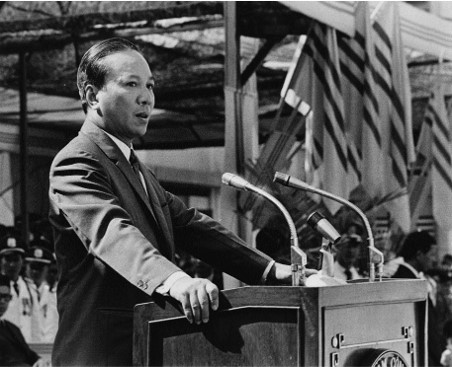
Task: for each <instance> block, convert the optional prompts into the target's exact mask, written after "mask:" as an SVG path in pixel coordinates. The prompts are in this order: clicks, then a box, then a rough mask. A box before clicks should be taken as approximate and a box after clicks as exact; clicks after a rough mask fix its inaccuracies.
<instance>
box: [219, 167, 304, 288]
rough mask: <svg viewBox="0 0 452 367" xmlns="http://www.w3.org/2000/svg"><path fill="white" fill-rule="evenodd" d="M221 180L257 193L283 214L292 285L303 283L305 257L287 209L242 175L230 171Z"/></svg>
mask: <svg viewBox="0 0 452 367" xmlns="http://www.w3.org/2000/svg"><path fill="white" fill-rule="evenodd" d="M222 182H223V184H225V185H228V186H232V187H234V188H235V189H238V190H244V191H252V192H254V193H256V194H259V195H261V196H263V197H264V198H266V199H267V200H269V201H270V202H272V203H273V204H274V205H275V206H276V207H277V208H278V209H279V210H280V211H281V213H282V214H283V216H284V218H285V220H286V222H287V224H288V225H289V230H290V243H291V246H290V259H291V269H292V285H293V286H299V285H301V284H304V280H305V277H306V264H307V257H306V254H305V253H304V252H303V250H302V249H301V248H300V245H299V243H298V234H297V229H296V227H295V223H294V222H293V220H292V217H291V216H290V214H289V212H288V211H287V209H286V208H285V207H284V206H283V205H282V204H281V202H280V201H279V200H278V199H276V198H275V197H273V196H272V195H270V194H269V193H267V192H266V191H264V190H262V189H260V188H258V187H257V186H254V185H252V184H251V183H249V182H248V181H246V180H245V179H243V178H242V177H239V176H237V175H234V174H232V173H224V174H223V176H222Z"/></svg>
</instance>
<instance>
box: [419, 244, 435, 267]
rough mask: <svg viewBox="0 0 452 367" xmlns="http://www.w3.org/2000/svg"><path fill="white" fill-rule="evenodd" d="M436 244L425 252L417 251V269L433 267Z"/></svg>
mask: <svg viewBox="0 0 452 367" xmlns="http://www.w3.org/2000/svg"><path fill="white" fill-rule="evenodd" d="M436 253H437V246H435V245H434V246H432V247H431V249H430V250H429V251H428V252H427V253H423V252H422V251H419V252H418V254H417V257H416V259H417V263H418V269H417V270H418V271H427V270H429V269H431V268H432V267H433V264H434V262H435V259H436Z"/></svg>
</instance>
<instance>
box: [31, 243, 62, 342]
mask: <svg viewBox="0 0 452 367" xmlns="http://www.w3.org/2000/svg"><path fill="white" fill-rule="evenodd" d="M30 246H31V247H30V249H29V250H28V251H27V252H26V254H25V262H26V276H27V278H26V279H25V280H26V281H27V283H28V285H29V288H30V290H31V292H32V294H34V295H35V296H36V301H37V308H38V316H37V317H32V340H33V342H35V343H44V342H45V343H52V342H53V340H54V339H55V334H56V329H57V325H58V313H56V315H55V311H56V310H54V311H53V312H52V310H51V309H52V305H53V304H55V303H56V300H55V302H53V300H52V299H51V298H52V297H53V298H55V297H56V295H55V292H50V286H49V284H48V283H47V275H48V272H49V268H50V265H51V263H52V260H53V254H52V252H51V251H49V250H48V248H50V243H48V241H46V240H44V239H37V240H34V241H32V242H31V243H30Z"/></svg>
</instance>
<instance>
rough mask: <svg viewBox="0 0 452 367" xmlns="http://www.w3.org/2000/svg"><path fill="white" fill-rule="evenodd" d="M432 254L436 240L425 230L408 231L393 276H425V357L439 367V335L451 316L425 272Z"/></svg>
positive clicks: (432, 281) (441, 345)
mask: <svg viewBox="0 0 452 367" xmlns="http://www.w3.org/2000/svg"><path fill="white" fill-rule="evenodd" d="M435 254H436V240H435V238H434V237H433V236H432V235H430V234H429V233H428V232H426V231H417V232H412V233H410V234H408V235H407V236H406V238H405V240H404V241H403V243H402V247H401V249H400V251H399V253H398V255H399V256H400V257H402V258H403V261H402V262H401V263H400V265H399V267H398V269H397V271H396V272H395V274H394V275H393V278H405V279H425V280H426V281H427V286H428V358H429V364H428V365H429V366H440V358H441V354H442V351H443V347H444V345H445V339H444V336H443V334H442V330H443V326H444V323H445V321H446V320H447V319H449V318H450V317H451V315H450V313H449V310H448V307H447V303H446V301H445V299H444V297H443V296H442V294H441V293H439V292H438V284H437V281H436V280H435V278H434V277H432V276H431V275H429V272H430V271H431V270H432V268H433V263H434V261H435V258H434V256H435Z"/></svg>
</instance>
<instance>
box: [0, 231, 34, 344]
mask: <svg viewBox="0 0 452 367" xmlns="http://www.w3.org/2000/svg"><path fill="white" fill-rule="evenodd" d="M24 257H25V247H24V244H23V242H22V240H21V239H20V236H19V234H18V233H17V232H16V231H15V230H14V228H13V227H8V231H7V234H6V235H5V236H3V238H2V239H1V241H0V264H1V270H2V274H4V275H6V276H7V277H8V279H9V280H10V282H11V294H12V299H11V302H10V303H9V307H8V310H7V311H6V312H5V315H4V318H5V319H6V320H8V321H10V322H12V323H13V324H15V325H16V326H18V327H19V329H20V330H21V332H22V334H23V336H24V337H25V340H26V341H27V342H28V343H30V342H33V338H32V318H33V317H37V299H36V297H35V295H34V294H33V293H32V291H31V289H30V286H29V284H28V282H26V281H25V279H24V277H23V276H22V274H21V273H22V270H23V265H24Z"/></svg>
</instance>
